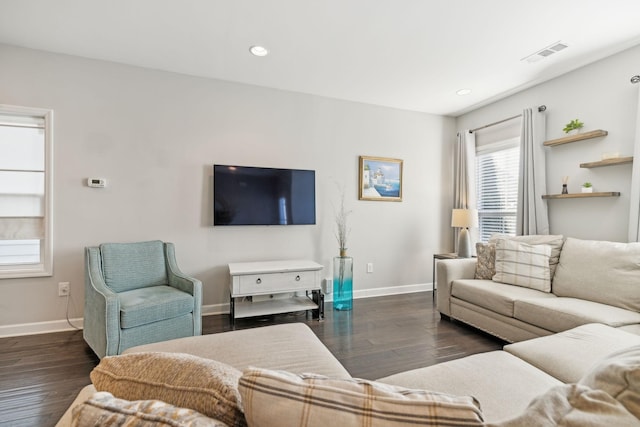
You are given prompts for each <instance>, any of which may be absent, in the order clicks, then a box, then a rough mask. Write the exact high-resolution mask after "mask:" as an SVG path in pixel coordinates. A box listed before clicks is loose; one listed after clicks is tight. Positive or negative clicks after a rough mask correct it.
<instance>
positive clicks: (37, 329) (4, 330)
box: [0, 318, 83, 338]
mask: <svg viewBox="0 0 640 427" xmlns="http://www.w3.org/2000/svg"><path fill="white" fill-rule="evenodd" d="M69 320H70V322H71V323H72V324H73V325H74V326H75V328H74V327H73V326H71V325H69V323H67V320H66V319H64V320H52V321H49V322H36V323H22V324H17V325H5V326H0V338H7V337H16V336H21V335H38V334H49V333H52V332H63V331H73V330H75V329H82V326H83V319H82V318H77V319H69Z"/></svg>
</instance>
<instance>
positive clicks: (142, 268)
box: [100, 240, 168, 292]
mask: <svg viewBox="0 0 640 427" xmlns="http://www.w3.org/2000/svg"><path fill="white" fill-rule="evenodd" d="M100 253H101V255H102V273H103V275H104V281H105V283H106V284H107V286H109V287H110V288H111V289H113V290H114V291H115V292H122V291H128V290H131V289H137V288H143V287H145V286H158V285H166V284H167V283H168V281H167V267H166V264H165V256H164V243H163V242H161V241H159V240H154V241H150V242H135V243H103V244H102V245H100Z"/></svg>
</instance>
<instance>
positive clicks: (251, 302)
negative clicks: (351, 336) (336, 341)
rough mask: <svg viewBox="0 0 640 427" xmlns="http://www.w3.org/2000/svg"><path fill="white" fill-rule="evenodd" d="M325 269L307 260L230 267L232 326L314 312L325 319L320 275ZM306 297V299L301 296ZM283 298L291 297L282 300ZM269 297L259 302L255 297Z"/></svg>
mask: <svg viewBox="0 0 640 427" xmlns="http://www.w3.org/2000/svg"><path fill="white" fill-rule="evenodd" d="M323 268H324V267H323V266H322V265H321V264H318V263H316V262H313V261H308V260H286V261H263V262H236V263H231V264H229V293H230V304H229V305H230V313H229V314H230V317H231V323H234V322H235V319H238V318H243V317H252V316H263V315H266V314H277V313H288V312H292V311H301V310H313V316H314V317H316V318H318V319H322V318H323V317H324V295H323V294H322V284H321V280H322V278H321V274H322V269H323ZM301 293H304V295H300V294H301ZM282 294H292V296H290V297H287V298H280V297H278V296H282ZM263 295H266V296H267V298H264V299H260V300H258V299H259V298H255V297H256V296H263Z"/></svg>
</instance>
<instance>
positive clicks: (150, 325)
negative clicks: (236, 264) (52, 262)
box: [83, 240, 202, 358]
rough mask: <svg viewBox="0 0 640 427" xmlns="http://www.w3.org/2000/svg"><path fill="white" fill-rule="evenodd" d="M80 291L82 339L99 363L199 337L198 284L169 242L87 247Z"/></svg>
mask: <svg viewBox="0 0 640 427" xmlns="http://www.w3.org/2000/svg"><path fill="white" fill-rule="evenodd" d="M84 288H85V298H84V332H83V336H84V339H85V341H86V342H87V344H89V346H90V347H91V348H92V349H93V351H94V352H95V353H96V354H97V355H98V357H100V358H102V357H104V356H112V355H116V354H120V353H122V352H123V351H124V350H125V349H127V348H129V347H133V346H136V345H142V344H148V343H152V342H158V341H166V340H170V339H174V338H180V337H186V336H193V335H201V334H202V317H201V316H202V315H201V307H202V282H200V281H199V280H197V279H193V278H190V277H187V276H185V275H184V274H183V273H182V272H181V271H180V270H179V269H178V266H177V264H176V257H175V248H174V245H173V243H164V242H161V241H159V240H156V241H150V242H137V243H105V244H102V245H100V246H99V247H88V248H86V249H85V286H84Z"/></svg>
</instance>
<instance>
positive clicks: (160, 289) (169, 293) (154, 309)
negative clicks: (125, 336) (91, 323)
mask: <svg viewBox="0 0 640 427" xmlns="http://www.w3.org/2000/svg"><path fill="white" fill-rule="evenodd" d="M118 298H119V299H120V327H121V328H122V329H127V328H135V327H136V326H141V325H146V324H148V323H154V322H158V321H160V320H165V319H171V318H174V317H178V316H182V315H183V314H187V313H191V312H192V311H193V307H194V301H193V296H191V295H189V294H188V293H186V292H182V291H180V290H178V289H175V288H172V287H171V286H154V287H148V288H140V289H133V290H131V291H126V292H121V293H119V294H118Z"/></svg>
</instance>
